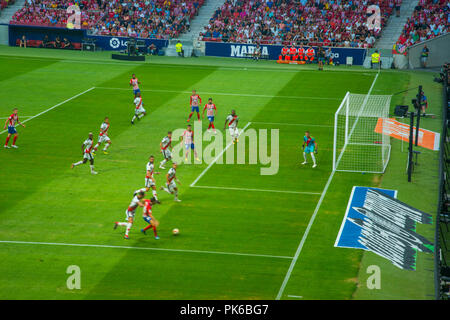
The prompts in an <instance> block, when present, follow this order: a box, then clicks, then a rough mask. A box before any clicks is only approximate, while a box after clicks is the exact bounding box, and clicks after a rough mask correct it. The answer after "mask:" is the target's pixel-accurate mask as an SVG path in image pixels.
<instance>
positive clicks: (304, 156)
mask: <svg viewBox="0 0 450 320" xmlns="http://www.w3.org/2000/svg"><path fill="white" fill-rule="evenodd" d="M303 159H305V162H306V153H305V152H303Z"/></svg>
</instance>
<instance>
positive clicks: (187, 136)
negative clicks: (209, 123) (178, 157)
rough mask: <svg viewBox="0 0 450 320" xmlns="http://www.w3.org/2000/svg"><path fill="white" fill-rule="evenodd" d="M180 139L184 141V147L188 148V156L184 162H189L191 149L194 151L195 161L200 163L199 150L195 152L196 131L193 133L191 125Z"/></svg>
mask: <svg viewBox="0 0 450 320" xmlns="http://www.w3.org/2000/svg"><path fill="white" fill-rule="evenodd" d="M180 139H181V141H183V140H184V145H185V147H186V155H185V158H184V160H185V161H187V160H188V155H189V149H191V150H194V156H195V160H197V161H200V159H199V158H198V155H197V150H195V145H194V131H192V127H191V125H190V124H188V126H187V130H184V132H183V134H182V136H181V137H180Z"/></svg>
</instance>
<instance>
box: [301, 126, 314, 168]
mask: <svg viewBox="0 0 450 320" xmlns="http://www.w3.org/2000/svg"><path fill="white" fill-rule="evenodd" d="M302 148H303V159H305V161H304V162H302V164H307V163H308V161H306V155H307V154H308V153H309V154H310V155H311V158H312V161H313V166H312V167H313V168H315V167H317V163H316V157H315V156H314V154H317V142H316V139H314V137H312V136H311V135H310V134H309V131H306V132H305V136H304V137H303V145H302Z"/></svg>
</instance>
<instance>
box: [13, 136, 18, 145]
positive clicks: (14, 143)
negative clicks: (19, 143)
mask: <svg viewBox="0 0 450 320" xmlns="http://www.w3.org/2000/svg"><path fill="white" fill-rule="evenodd" d="M16 140H17V136H14V138H13V146H14V145H16Z"/></svg>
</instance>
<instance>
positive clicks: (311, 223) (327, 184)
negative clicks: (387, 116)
mask: <svg viewBox="0 0 450 320" xmlns="http://www.w3.org/2000/svg"><path fill="white" fill-rule="evenodd" d="M378 74H379V73H377V74H376V76H375V78H374V79H373V82H372V85H371V86H370V89H369V92H368V93H367V95H370V94H371V93H372V90H373V87H374V86H375V83H376V81H377V79H378ZM335 172H336V170H333V171H331V173H330V177H329V178H328V181H327V183H326V184H325V187H324V188H323V191H322V195H321V196H320V198H319V202H318V203H317V205H316V208H315V209H314V212H313V215H312V216H311V218H310V220H309V223H308V226H307V227H306V230H305V233H304V234H303V236H302V239H301V240H300V243H299V245H298V247H297V251H296V252H295V255H294V258H293V259H292V261H291V265H290V266H289V269H288V271H287V272H286V276H285V277H284V280H283V283H282V284H281V287H280V290H279V291H278V294H277V296H276V300H280V299H281V297H282V296H283V293H284V289H286V285H287V283H288V281H289V279H290V277H291V274H292V271H293V270H294V267H295V264H296V263H297V260H298V257H299V256H300V253H301V252H302V249H303V245H304V244H305V241H306V239H307V238H308V234H309V231H310V230H311V227H312V225H313V223H314V220H315V219H316V216H317V213H318V212H319V209H320V206H321V205H322V202H323V199H325V195H326V193H327V191H328V188H329V187H330V184H331V181H332V180H333V177H334V174H335Z"/></svg>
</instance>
